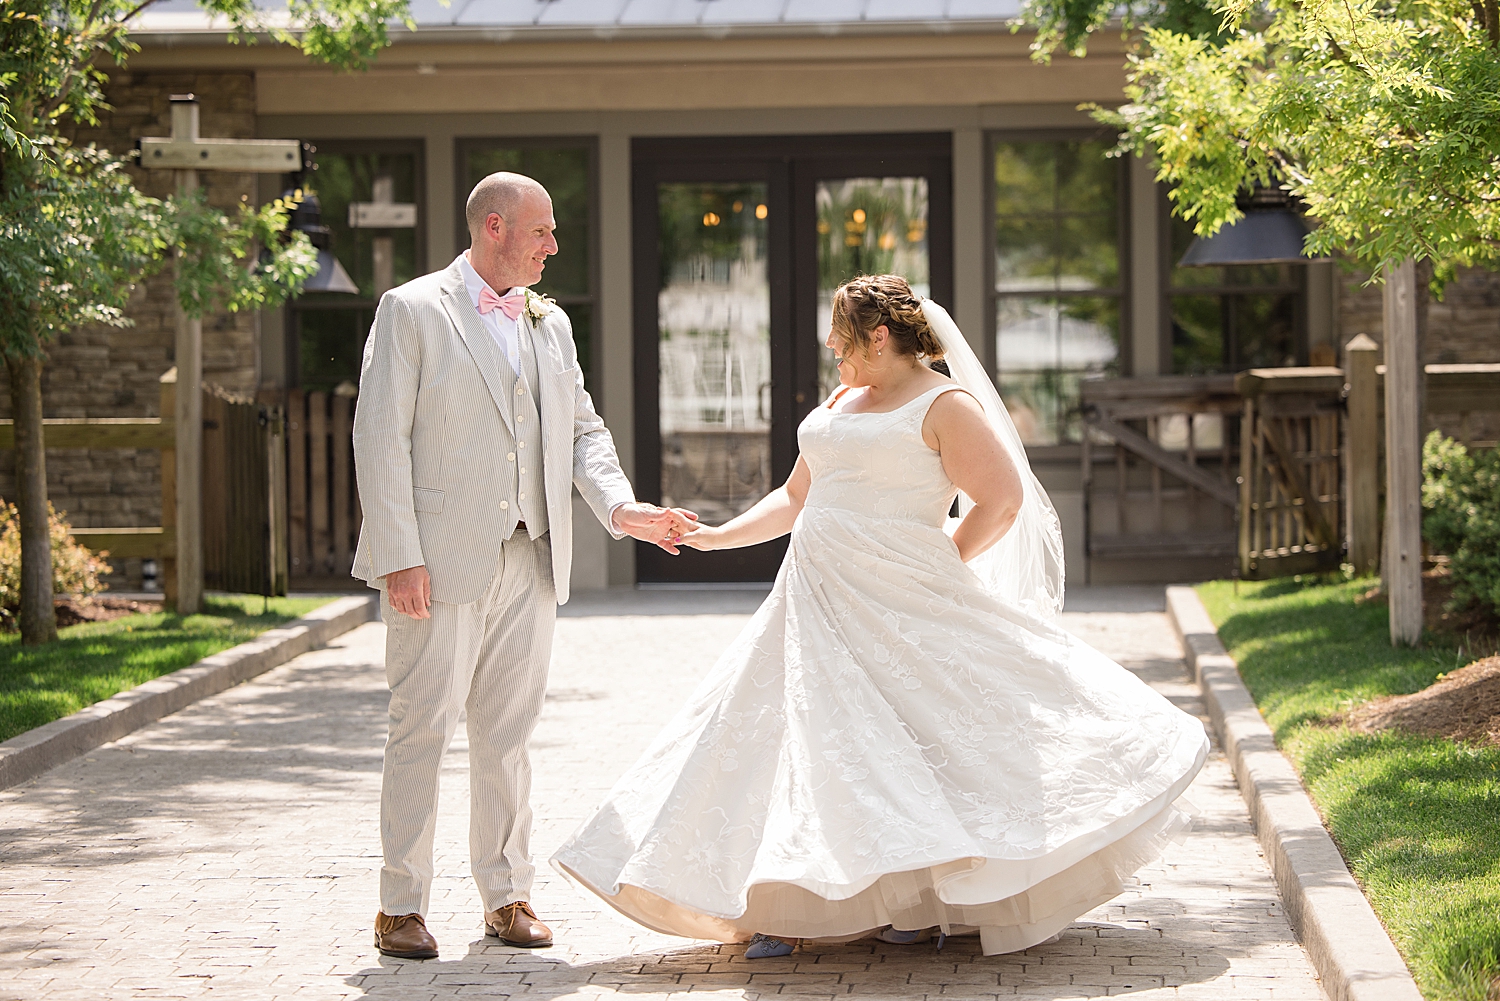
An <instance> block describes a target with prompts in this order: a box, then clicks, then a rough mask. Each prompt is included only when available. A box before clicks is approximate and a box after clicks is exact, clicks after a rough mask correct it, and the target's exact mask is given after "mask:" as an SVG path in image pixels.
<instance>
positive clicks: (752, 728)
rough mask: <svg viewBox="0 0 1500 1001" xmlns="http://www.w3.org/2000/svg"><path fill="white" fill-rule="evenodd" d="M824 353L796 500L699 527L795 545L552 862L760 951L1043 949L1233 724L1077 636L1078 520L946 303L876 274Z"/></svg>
mask: <svg viewBox="0 0 1500 1001" xmlns="http://www.w3.org/2000/svg"><path fill="white" fill-rule="evenodd" d="M828 346H829V347H830V348H833V349H834V350H835V351H836V352H838V353H839V355H840V356H841V360H840V362H839V374H840V376H841V379H842V383H843V385H842V386H841V387H840V389H839V390H838V391H837V392H836V393H834V394H833V396H832V397H831V398H830V399H829V400H828V401H827V402H826V403H824V404H823V405H822V406H820V407H818V408H817V409H816V410H814V411H813V412H812V413H811V414H809V415H808V416H807V419H806V420H804V421H803V422H802V426H801V427H800V428H799V430H798V443H799V445H800V447H801V457H800V458H799V459H798V460H797V464H796V467H795V468H794V469H793V471H792V474H791V477H790V478H789V479H788V480H787V481H786V483H785V485H783V486H782V487H781V488H780V489H778V490H776V491H774V492H772V493H771V494H769V495H768V496H767V497H765V498H764V499H763V500H761V501H760V502H759V503H758V504H756V505H755V506H754V507H753V508H751V509H750V510H749V511H747V512H745V513H744V514H742V515H740V516H739V517H738V518H735V519H734V520H733V521H730V522H728V523H727V524H724V525H721V526H718V527H709V526H702V527H699V528H696V529H695V530H694V531H692V532H691V533H689V534H687V535H685V536H683V538H682V542H683V544H685V545H689V546H693V547H694V548H696V549H704V550H708V549H727V548H733V547H737V546H750V545H754V544H756V543H760V542H765V541H767V540H770V539H774V538H777V537H779V536H781V535H785V534H787V533H788V532H790V533H791V541H790V545H789V546H788V547H787V553H786V559H785V560H784V561H783V563H782V566H781V571H780V573H779V574H778V576H777V579H776V584H775V587H774V588H773V589H772V591H771V593H770V595H769V597H767V598H766V601H765V603H764V604H763V605H761V607H760V609H759V611H757V612H756V614H755V616H754V617H753V618H752V619H751V621H750V623H749V624H748V625H747V626H746V628H745V630H744V632H743V633H741V634H740V636H739V638H738V639H737V640H735V642H734V643H733V644H732V645H731V646H730V647H729V649H727V650H726V651H725V652H724V654H723V656H721V657H720V658H719V661H718V663H717V665H716V666H715V667H714V669H713V670H712V671H711V672H710V674H709V675H708V676H707V677H706V678H705V679H704V681H703V683H702V684H701V685H700V687H699V688H698V690H697V692H696V693H695V694H694V696H693V697H692V698H691V700H690V701H689V702H688V704H687V705H686V706H684V707H683V709H682V710H681V711H680V712H679V713H678V715H677V717H676V718H675V719H674V720H673V721H672V722H671V723H670V724H669V725H668V726H667V728H666V729H665V730H664V731H663V732H662V733H661V735H660V736H658V737H657V738H656V740H655V742H654V743H653V744H652V745H651V747H650V748H649V749H648V750H647V752H646V754H645V755H644V756H643V757H642V758H641V759H640V760H639V761H638V762H636V764H635V765H634V766H633V767H632V768H631V769H630V770H629V771H628V772H626V774H625V776H624V777H623V778H622V779H621V780H620V781H619V782H618V783H617V784H616V785H615V787H614V789H613V790H612V791H611V792H610V794H609V795H608V796H607V797H606V799H605V801H604V803H603V804H602V805H600V806H599V808H598V809H597V810H596V811H595V812H594V813H593V815H592V816H591V817H590V818H589V819H588V820H587V821H586V822H585V823H584V824H583V826H582V827H581V828H580V829H579V830H578V831H577V832H576V833H575V834H574V835H573V837H572V838H571V839H570V840H569V841H568V842H567V843H566V844H565V845H563V847H562V848H561V849H559V850H558V852H557V854H556V855H555V856H554V857H553V863H554V865H556V866H558V867H559V868H560V869H562V870H563V871H564V872H566V873H568V874H569V875H571V876H572V877H574V878H575V879H577V880H579V881H580V882H582V883H583V884H584V885H585V886H587V887H588V888H589V889H590V890H592V891H594V892H595V893H597V894H599V895H600V896H601V897H603V898H604V899H605V900H606V901H607V902H608V903H610V904H611V905H612V906H614V907H615V908H617V909H618V910H619V911H621V912H622V913H624V914H625V915H627V916H629V917H631V918H633V919H635V920H636V921H638V922H640V923H641V924H643V925H646V926H647V927H649V928H652V929H655V930H656V931H660V932H665V933H668V934H673V935H683V936H687V937H691V938H707V939H716V940H718V941H721V942H743V941H746V940H750V939H752V938H754V939H755V941H754V943H753V944H752V946H751V948H750V949H749V950H747V953H746V954H747V956H750V957H751V958H755V957H758V956H774V955H785V954H786V953H787V952H789V951H791V946H790V944H788V943H787V942H785V941H783V940H784V939H792V938H817V939H835V940H845V941H847V940H850V939H855V938H860V937H863V936H866V935H871V934H874V935H877V936H879V937H880V938H882V939H884V940H885V941H893V942H901V941H913V940H915V939H916V938H917V937H918V936H919V935H920V934H921V933H923V932H924V931H925V930H927V929H932V928H937V929H940V930H941V931H942V932H943V933H944V934H954V933H972V932H974V931H975V930H977V931H978V933H979V936H980V943H981V946H982V948H983V950H984V952H985V953H986V954H987V955H994V954H997V953H1004V952H1013V951H1016V950H1020V949H1024V948H1027V947H1028V946H1031V945H1034V944H1036V943H1038V942H1042V941H1044V940H1046V939H1048V938H1050V937H1051V936H1053V935H1055V934H1056V933H1057V932H1059V931H1061V930H1062V929H1063V928H1065V927H1066V926H1067V925H1068V924H1070V923H1071V922H1072V921H1073V920H1074V919H1075V918H1077V917H1078V916H1079V915H1081V914H1083V913H1084V912H1085V911H1088V910H1090V909H1091V908H1093V907H1095V906H1097V905H1099V904H1101V903H1103V902H1105V901H1107V900H1109V899H1110V898H1112V897H1114V896H1115V895H1117V894H1118V893H1120V891H1121V889H1122V887H1123V883H1122V880H1123V879H1124V878H1125V877H1128V876H1129V875H1130V874H1131V873H1132V872H1134V871H1135V870H1136V869H1137V868H1138V867H1139V866H1140V865H1142V864H1143V863H1145V862H1146V861H1149V860H1150V859H1151V858H1153V857H1155V855H1156V854H1157V853H1158V851H1159V850H1160V848H1161V847H1162V845H1163V844H1164V842H1165V841H1166V840H1168V839H1169V838H1171V837H1172V836H1173V835H1174V834H1176V833H1177V832H1179V831H1180V830H1182V825H1183V823H1184V821H1185V818H1184V816H1183V814H1182V813H1181V811H1180V810H1178V809H1177V808H1176V807H1175V806H1174V801H1175V800H1176V799H1177V797H1178V796H1179V795H1180V794H1181V793H1182V792H1183V790H1184V789H1185V788H1186V787H1187V785H1188V784H1189V783H1190V782H1191V781H1192V779H1193V777H1194V775H1196V774H1197V772H1198V769H1199V768H1200V766H1201V765H1202V764H1203V760H1204V755H1205V753H1206V751H1207V745H1208V742H1207V738H1206V737H1205V735H1204V731H1203V727H1202V725H1201V724H1200V723H1199V721H1198V720H1197V719H1195V718H1194V717H1192V716H1190V715H1188V714H1186V713H1184V712H1182V711H1180V710H1178V709H1176V708H1175V707H1173V706H1172V705H1171V704H1170V703H1169V702H1168V701H1167V700H1166V699H1164V698H1162V697H1161V696H1160V695H1158V694H1157V693H1156V692H1154V691H1153V690H1152V689H1151V688H1149V687H1148V686H1147V685H1146V684H1144V683H1143V682H1141V681H1140V680H1139V679H1137V678H1136V677H1135V676H1134V675H1132V674H1131V673H1130V672H1128V671H1126V670H1125V669H1124V668H1122V667H1120V666H1119V665H1118V664H1115V663H1114V662H1113V661H1111V660H1109V659H1108V658H1107V657H1105V656H1104V655H1103V654H1100V653H1098V652H1097V651H1095V650H1093V649H1091V648H1090V647H1088V646H1086V645H1084V644H1083V643H1082V642H1080V641H1079V640H1077V639H1075V638H1074V637H1072V636H1071V635H1069V634H1068V633H1066V632H1064V631H1063V630H1062V629H1061V628H1060V627H1059V626H1058V624H1057V621H1056V620H1057V616H1058V613H1059V612H1060V611H1061V606H1062V580H1063V566H1062V538H1061V534H1060V532H1059V529H1058V524H1057V516H1056V513H1055V512H1054V510H1053V508H1052V505H1051V502H1050V501H1049V500H1048V498H1047V495H1046V493H1045V491H1043V489H1042V487H1041V484H1040V483H1038V482H1037V479H1036V477H1035V476H1034V475H1033V474H1032V472H1031V469H1030V467H1029V465H1028V464H1027V461H1026V454H1025V452H1024V450H1023V449H1022V447H1021V442H1020V439H1019V437H1018V436H1017V434H1016V431H1015V427H1014V426H1013V425H1012V424H1011V422H1010V418H1009V417H1008V416H1007V415H1006V413H1005V409H1004V407H1003V406H1002V405H1001V402H1000V398H999V396H998V395H997V394H996V393H995V390H994V387H993V385H992V383H991V382H990V380H989V377H988V375H987V374H986V373H985V371H984V368H983V367H982V366H981V365H980V363H979V362H978V360H977V359H976V358H975V357H974V354H973V352H972V351H971V350H970V349H969V347H968V346H967V344H966V343H965V341H964V338H963V335H962V334H961V333H960V332H959V331H958V329H957V327H956V326H955V325H954V324H953V321H952V320H951V319H950V318H949V316H948V314H947V312H946V311H945V310H943V308H942V307H941V306H938V305H937V304H935V303H933V302H931V301H930V300H925V299H919V298H917V297H916V296H915V295H913V293H912V291H911V289H910V287H909V286H908V285H907V283H906V281H905V280H904V279H902V278H900V277H898V276H895V275H881V276H876V277H862V278H856V279H854V280H853V281H850V282H848V283H847V284H845V285H844V286H842V287H841V288H840V289H839V290H838V291H837V292H836V293H835V294H834V299H833V330H832V333H831V334H830V336H829V340H828ZM942 358H946V361H947V362H948V365H949V368H950V371H951V372H952V373H953V378H952V379H949V378H947V377H945V376H943V375H940V374H938V373H937V372H935V371H933V370H932V368H931V367H929V363H931V362H934V361H936V360H938V359H942ZM955 494H957V496H958V497H959V500H960V512H961V513H962V515H963V517H962V520H961V521H959V522H958V523H957V528H956V529H955V530H952V533H951V534H948V532H946V531H945V522H946V520H947V519H946V516H947V514H948V512H949V510H950V507H951V505H952V503H953V499H954V496H955Z"/></svg>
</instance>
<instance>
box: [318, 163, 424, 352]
mask: <svg viewBox="0 0 1500 1001" xmlns="http://www.w3.org/2000/svg"><path fill="white" fill-rule="evenodd" d="M317 162H318V170H317V172H316V173H315V174H313V179H312V182H311V183H312V187H313V190H314V191H315V192H316V193H317V196H318V202H319V205H320V206H321V208H322V212H323V225H325V226H327V227H328V229H329V230H330V232H331V234H332V238H333V246H332V248H331V249H332V250H333V254H334V256H335V257H337V258H338V259H339V263H340V264H342V265H343V266H344V270H345V271H347V272H349V277H350V278H352V279H353V280H354V283H355V284H356V285H358V286H359V294H360V297H361V298H364V299H376V298H378V297H379V296H380V294H381V293H383V292H385V291H387V290H388V289H390V288H394V287H395V286H397V285H401V284H403V283H405V282H409V281H411V280H412V279H413V278H415V277H417V230H416V228H415V227H400V228H394V229H352V228H350V226H349V205H350V203H352V202H371V201H375V200H377V199H376V194H377V192H376V186H377V182H383V183H381V188H382V191H381V196H382V197H386V196H387V195H388V196H389V198H390V200H391V201H393V202H395V203H397V204H404V205H410V204H415V203H416V200H417V158H416V156H415V154H412V153H321V152H320V153H318V155H317ZM417 225H418V226H420V225H421V220H420V219H419V220H417ZM377 246H378V247H379V249H380V254H379V259H380V264H379V266H377V254H376V250H377ZM387 261H388V262H389V263H386V262H387ZM387 269H388V270H387ZM382 285H384V286H385V287H384V288H382V287H381V286H382ZM345 298H347V296H340V295H336V294H332V293H329V294H327V295H323V296H313V297H310V299H311V301H318V300H320V299H327V300H328V301H330V302H331V301H337V300H342V299H345ZM358 371H359V369H358V367H357V366H356V368H355V372H356V373H358Z"/></svg>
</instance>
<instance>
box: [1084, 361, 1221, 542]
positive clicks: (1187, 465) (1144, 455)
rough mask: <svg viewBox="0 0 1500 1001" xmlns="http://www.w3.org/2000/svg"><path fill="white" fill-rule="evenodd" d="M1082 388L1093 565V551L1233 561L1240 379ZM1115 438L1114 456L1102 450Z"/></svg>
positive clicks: (1150, 380) (1100, 383)
mask: <svg viewBox="0 0 1500 1001" xmlns="http://www.w3.org/2000/svg"><path fill="white" fill-rule="evenodd" d="M1081 395H1082V404H1083V407H1082V409H1083V417H1084V422H1085V428H1086V430H1085V434H1084V436H1083V446H1082V469H1081V477H1082V493H1083V507H1084V510H1083V521H1084V537H1085V552H1086V555H1087V557H1088V558H1089V560H1090V563H1092V561H1093V560H1094V559H1095V558H1104V559H1141V558H1152V559H1156V558H1162V557H1168V558H1178V559H1193V560H1202V559H1205V558H1207V559H1210V560H1224V561H1227V560H1229V559H1230V558H1231V557H1232V556H1233V555H1234V547H1235V539H1234V508H1235V504H1236V502H1237V500H1238V497H1237V488H1236V486H1235V482H1234V480H1235V473H1236V461H1235V460H1236V454H1237V452H1236V448H1237V441H1238V416H1239V410H1240V398H1239V396H1238V395H1237V394H1236V393H1235V391H1234V377H1233V376H1224V375H1210V376H1183V377H1177V376H1158V377H1147V378H1135V379H1108V380H1090V381H1086V382H1084V383H1083V384H1082V386H1081ZM1108 442H1113V444H1114V448H1113V449H1112V452H1113V456H1112V457H1111V456H1108V455H1102V456H1101V454H1100V447H1099V446H1100V445H1103V444H1105V443H1108ZM1101 458H1103V460H1104V462H1106V463H1109V465H1111V466H1112V467H1113V468H1112V469H1109V471H1108V472H1106V473H1104V475H1103V476H1100V475H1098V470H1097V469H1096V467H1097V466H1098V465H1100V459H1101ZM1111 458H1112V460H1113V461H1112V462H1111V461H1110V460H1111ZM1106 468H1108V467H1106Z"/></svg>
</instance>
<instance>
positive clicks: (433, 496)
mask: <svg viewBox="0 0 1500 1001" xmlns="http://www.w3.org/2000/svg"><path fill="white" fill-rule="evenodd" d="M411 494H412V507H413V508H415V509H416V510H418V511H425V512H427V513H428V514H436V513H438V512H439V511H441V510H442V509H443V492H442V491H441V490H433V489H432V488H430V487H413V488H412V492H411Z"/></svg>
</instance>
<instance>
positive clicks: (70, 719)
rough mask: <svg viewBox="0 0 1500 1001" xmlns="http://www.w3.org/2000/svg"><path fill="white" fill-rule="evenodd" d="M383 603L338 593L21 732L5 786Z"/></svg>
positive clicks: (0, 766) (0, 762) (4, 770)
mask: <svg viewBox="0 0 1500 1001" xmlns="http://www.w3.org/2000/svg"><path fill="white" fill-rule="evenodd" d="M378 607H379V606H378V604H377V600H376V598H375V597H374V596H373V595H363V594H357V595H350V596H349V597H347V598H339V599H337V600H335V601H331V602H329V603H328V604H326V605H324V606H322V607H321V608H315V609H313V610H312V611H311V612H308V613H307V614H306V615H304V616H302V617H301V618H300V619H296V620H294V621H292V622H288V623H287V624H286V625H284V626H278V627H277V628H275V629H270V630H267V631H266V632H264V633H261V634H260V635H259V636H257V637H255V638H254V639H250V640H246V641H245V642H244V643H241V644H239V645H238V646H234V647H230V648H229V649H228V650H222V651H220V652H219V653H216V654H213V655H212V656H209V657H205V658H203V659H202V660H200V661H198V662H197V663H196V664H189V665H188V666H187V667H183V668H179V669H178V670H176V671H173V672H172V673H170V674H164V675H162V676H161V677H159V678H153V679H151V680H150V681H147V682H143V683H142V684H139V685H137V686H136V687H134V688H132V689H130V690H129V691H126V692H121V693H120V694H118V695H115V696H113V697H111V698H108V699H104V700H102V701H100V702H95V703H94V704H93V705H91V706H87V707H85V708H83V709H80V710H78V712H76V713H73V714H72V715H70V716H64V717H63V718H62V719H55V720H53V721H52V722H51V723H46V724H43V725H42V726H39V727H37V728H35V729H33V730H27V731H26V732H25V733H22V734H18V735H16V736H15V737H12V738H11V739H10V740H7V741H5V742H4V743H0V789H9V788H10V787H11V786H15V785H20V784H21V783H22V782H26V781H28V780H30V779H34V778H36V777H37V776H38V775H41V774H42V773H43V772H45V771H47V770H48V769H51V768H54V767H56V766H57V765H60V764H62V763H63V762H64V761H68V760H69V759H72V758H76V757H77V756H78V755H80V754H82V753H84V752H85V751H89V750H92V749H93V748H96V747H98V746H99V745H101V744H107V743H109V742H110V741H112V740H119V739H120V738H121V737H123V736H125V735H126V734H128V733H131V732H133V731H135V730H139V729H140V728H141V727H143V726H146V725H147V724H150V723H154V722H156V721H157V720H159V719H161V718H162V717H163V716H168V715H170V714H172V713H175V712H177V711H178V710H180V709H183V708H185V707H187V706H190V705H192V704H193V703H194V702H197V701H198V700H199V699H205V698H208V697H209V696H210V695H217V694H219V693H220V692H222V691H224V690H225V689H228V688H233V687H234V686H235V685H238V684H241V683H242V682H245V681H249V680H250V679H251V678H254V677H256V676H258V675H261V674H264V673H266V672H267V671H269V670H271V669H272V668H273V667H280V666H281V665H282V664H285V663H286V662H287V661H289V660H292V659H293V658H295V657H298V656H300V655H302V654H304V653H307V652H308V651H309V650H316V649H317V648H319V647H321V646H323V645H325V644H327V643H328V641H329V640H331V639H333V638H334V637H336V636H340V635H342V634H343V633H346V632H348V631H349V630H351V629H353V628H354V627H355V626H358V625H361V624H363V623H365V622H368V621H370V620H371V618H372V617H373V616H374V615H375V614H377V609H378Z"/></svg>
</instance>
